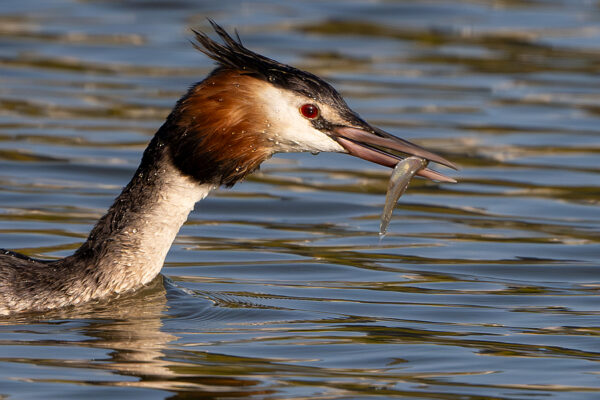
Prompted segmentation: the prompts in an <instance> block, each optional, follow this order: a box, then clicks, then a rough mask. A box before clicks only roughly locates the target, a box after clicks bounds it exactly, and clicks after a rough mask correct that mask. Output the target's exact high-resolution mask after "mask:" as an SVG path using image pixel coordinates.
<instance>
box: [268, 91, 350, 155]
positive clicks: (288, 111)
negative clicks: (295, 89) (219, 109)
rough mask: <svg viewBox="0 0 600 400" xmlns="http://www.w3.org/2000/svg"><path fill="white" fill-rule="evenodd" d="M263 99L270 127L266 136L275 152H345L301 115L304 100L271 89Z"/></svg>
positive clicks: (285, 92)
mask: <svg viewBox="0 0 600 400" xmlns="http://www.w3.org/2000/svg"><path fill="white" fill-rule="evenodd" d="M262 95H263V96H262V98H263V99H264V104H265V106H266V107H265V111H266V113H267V118H268V121H269V125H270V126H269V127H268V129H267V134H269V135H270V136H269V140H272V141H273V142H274V145H275V150H276V151H277V152H301V151H311V152H321V151H330V152H338V153H344V152H346V150H345V149H344V148H343V147H342V146H340V145H339V144H338V143H337V142H336V141H335V140H333V139H331V138H330V137H329V136H328V135H326V134H325V133H323V132H321V131H319V130H318V129H315V128H314V127H313V126H312V124H311V122H310V121H309V120H308V119H306V118H304V117H303V116H302V115H301V114H300V110H299V108H300V106H301V105H302V104H303V103H302V101H303V99H301V98H299V97H296V96H295V95H293V94H290V93H289V92H287V91H284V90H282V89H278V88H276V87H273V86H268V87H267V88H265V89H264V91H263V93H262Z"/></svg>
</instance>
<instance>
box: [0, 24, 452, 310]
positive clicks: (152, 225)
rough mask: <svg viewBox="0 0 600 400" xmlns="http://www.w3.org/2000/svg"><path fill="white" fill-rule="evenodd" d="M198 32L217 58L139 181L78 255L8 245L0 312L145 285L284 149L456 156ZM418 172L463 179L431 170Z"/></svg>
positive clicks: (229, 42) (304, 78)
mask: <svg viewBox="0 0 600 400" xmlns="http://www.w3.org/2000/svg"><path fill="white" fill-rule="evenodd" d="M210 23H211V24H212V26H213V28H214V30H215V31H216V33H217V34H218V35H219V36H220V38H221V40H222V43H218V42H216V41H213V40H212V39H210V38H209V37H208V36H207V35H205V34H204V33H199V32H196V31H194V33H195V35H196V40H197V43H195V44H194V46H195V47H196V48H197V49H198V50H200V51H201V52H202V53H204V54H206V55H207V56H208V57H210V58H212V59H213V60H215V61H216V62H217V64H218V65H217V67H216V69H215V70H213V71H212V72H211V73H210V74H209V75H208V77H206V78H205V79H204V80H203V81H201V82H199V83H197V84H195V85H194V86H192V87H191V88H190V89H189V91H188V92H187V93H186V94H185V95H184V96H183V97H182V98H181V99H180V100H179V101H178V102H177V104H176V105H175V107H174V108H173V110H172V111H171V113H170V115H169V116H168V117H167V119H166V121H165V123H164V124H163V125H162V126H161V127H160V129H159V130H158V132H156V134H155V135H154V137H153V138H152V140H151V141H150V143H149V144H148V147H147V148H146V150H145V151H144V155H143V157H142V161H141V163H140V166H139V167H138V169H137V171H136V172H135V174H134V176H133V178H132V179H131V181H130V182H129V184H128V185H127V186H126V187H125V188H124V189H123V192H122V193H121V194H120V195H119V196H118V197H117V198H116V200H115V202H114V204H113V205H112V206H111V207H110V209H109V210H108V212H107V213H106V215H104V216H103V217H102V218H100V220H99V221H98V223H97V224H96V225H95V226H94V228H93V229H92V231H91V232H90V234H89V237H88V238H87V240H86V241H85V242H84V243H83V244H82V245H81V247H80V248H79V249H78V250H77V251H75V253H74V254H72V255H70V256H68V257H65V258H63V259H60V260H56V261H42V260H36V259H32V258H29V257H27V256H25V255H22V254H19V253H15V252H12V251H8V250H0V315H9V314H12V313H17V312H25V311H44V310H50V309H54V308H58V307H63V306H68V305H77V304H81V303H84V302H87V301H90V300H97V299H102V298H107V297H110V296H113V295H117V294H120V293H125V292H129V291H133V290H136V289H139V288H141V287H142V286H144V285H146V284H148V283H149V282H150V281H152V280H153V279H154V278H155V277H156V276H157V275H158V273H159V272H160V270H161V268H162V266H163V263H164V260H165V257H166V255H167V252H168V250H169V248H170V247H171V244H172V243H173V240H174V239H175V236H176V235H177V232H178V231H179V228H180V227H181V225H183V223H184V222H185V221H186V219H187V216H188V214H189V213H190V211H191V210H192V208H193V207H194V204H195V203H196V202H197V201H199V200H201V199H203V198H204V197H206V196H207V195H208V193H209V192H210V191H211V190H213V189H215V188H217V187H218V186H221V185H224V186H227V187H230V186H232V185H234V184H235V183H236V182H238V181H239V180H241V179H242V178H244V177H245V176H246V175H248V174H249V173H251V172H252V171H254V170H256V169H257V168H258V167H259V165H260V164H261V163H262V162H263V161H265V160H266V159H268V158H269V157H271V156H272V155H273V154H275V153H278V152H302V151H310V152H313V153H315V152H321V151H331V152H341V153H349V154H351V155H354V156H357V157H360V158H363V159H365V160H369V161H372V162H375V163H378V164H382V165H385V166H389V167H393V166H395V165H396V164H397V163H398V161H399V160H401V158H400V157H399V156H397V155H395V153H393V151H399V152H402V153H405V154H410V155H416V156H418V157H421V158H424V159H426V160H429V161H433V162H437V163H439V164H443V165H446V166H449V167H451V168H455V166H454V164H452V163H451V162H450V161H447V160H446V159H444V158H442V157H440V156H439V155H436V154H433V153H431V152H429V151H427V150H425V149H423V148H421V147H418V146H416V145H414V144H412V143H410V142H407V141H405V140H403V139H400V138H397V137H395V136H393V135H391V134H389V133H386V132H384V131H382V130H380V129H378V128H375V127H372V126H371V125H369V124H368V123H367V122H365V121H364V120H362V119H361V118H360V117H359V116H358V115H357V114H356V113H355V112H354V111H352V110H351V109H350V108H349V107H348V105H346V102H345V101H344V99H343V98H342V97H341V96H340V94H339V93H338V92H337V91H336V90H335V89H334V88H333V87H332V86H330V85H329V84H328V83H326V82H324V81H323V80H321V79H320V78H318V77H317V76H315V75H313V74H311V73H308V72H305V71H301V70H299V69H296V68H293V67H290V66H288V65H285V64H281V63H279V62H277V61H274V60H271V59H269V58H267V57H264V56H262V55H260V54H257V53H254V52H252V51H250V50H248V49H247V48H245V47H244V46H243V45H242V43H241V41H240V39H239V37H237V40H235V39H233V38H232V37H231V36H229V34H227V32H226V31H225V30H224V29H223V28H221V27H220V26H219V25H217V24H215V23H214V22H213V21H210ZM418 174H419V175H421V176H423V177H425V178H429V179H433V180H438V181H442V182H453V181H454V180H453V179H451V178H448V177H446V176H444V175H442V174H440V173H437V172H435V171H433V170H430V169H423V170H421V171H420V172H419V173H418Z"/></svg>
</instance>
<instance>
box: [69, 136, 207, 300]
mask: <svg viewBox="0 0 600 400" xmlns="http://www.w3.org/2000/svg"><path fill="white" fill-rule="evenodd" d="M213 188H214V185H213V184H210V183H204V184H200V183H198V182H197V181H195V180H193V179H191V178H189V177H187V176H184V175H183V174H182V173H181V172H180V171H179V169H178V168H176V167H175V166H174V163H173V162H172V160H171V157H170V154H169V149H168V146H167V145H166V144H165V143H164V142H163V141H162V139H161V137H160V135H156V136H155V137H154V139H153V140H152V141H151V142H150V144H149V146H148V148H147V149H146V151H145V152H144V156H143V159H142V163H141V164H140V166H139V168H138V170H137V171H136V173H135V175H134V176H133V178H132V180H131V181H130V182H129V184H128V185H127V186H126V187H125V189H124V190H123V192H122V193H121V194H120V195H119V197H117V199H116V200H115V202H114V204H113V205H112V206H111V207H110V209H109V210H108V212H107V213H106V215H104V216H103V217H102V218H101V219H100V220H99V221H98V223H97V224H96V226H95V227H94V228H93V230H92V231H91V232H90V235H89V237H88V239H87V241H86V242H85V243H84V244H83V245H82V246H81V247H80V248H79V250H77V251H76V252H75V254H73V255H72V256H70V257H67V258H66V259H63V260H61V261H62V264H64V265H65V266H68V265H71V266H72V267H71V268H73V267H74V268H76V269H77V272H78V273H77V275H79V276H80V277H85V278H83V279H92V282H91V284H90V286H89V287H90V288H91V289H90V290H91V291H94V293H89V295H90V298H98V297H104V296H105V295H106V294H108V293H109V292H115V293H121V292H125V291H128V290H132V289H135V288H137V287H140V286H142V285H144V284H146V283H148V282H150V281H151V280H152V279H153V278H154V277H156V275H157V274H158V273H159V271H160V269H161V268H162V265H163V263H164V260H165V257H166V255H167V252H168V250H169V248H170V247H171V244H172V243H173V240H174V239H175V236H176V235H177V232H178V231H179V229H180V227H181V226H182V225H183V223H184V222H185V221H186V219H187V217H188V214H189V213H190V211H191V210H192V209H193V207H194V204H195V203H196V202H197V201H199V200H201V199H202V198H204V197H206V195H207V194H208V193H209V192H210V191H211V190H212V189H213Z"/></svg>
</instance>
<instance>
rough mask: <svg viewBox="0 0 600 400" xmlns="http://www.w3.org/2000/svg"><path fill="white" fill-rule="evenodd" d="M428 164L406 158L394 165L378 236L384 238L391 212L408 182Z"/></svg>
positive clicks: (423, 161) (422, 160)
mask: <svg viewBox="0 0 600 400" xmlns="http://www.w3.org/2000/svg"><path fill="white" fill-rule="evenodd" d="M428 163H429V162H428V161H427V160H425V159H423V158H420V157H407V158H405V159H404V160H402V161H400V162H399V163H398V164H396V167H395V168H394V171H393V172H392V176H390V182H389V183H388V189H387V194H386V195H385V206H384V207H383V213H382V214H381V225H380V226H379V236H384V235H385V234H386V232H387V227H388V225H389V223H390V220H391V219H392V211H394V206H395V205H396V202H397V201H398V199H399V198H400V196H402V194H404V191H405V190H406V188H407V187H408V184H409V183H410V180H411V179H412V178H413V176H415V174H416V173H417V172H419V171H420V170H422V169H423V168H425V167H427V164H428Z"/></svg>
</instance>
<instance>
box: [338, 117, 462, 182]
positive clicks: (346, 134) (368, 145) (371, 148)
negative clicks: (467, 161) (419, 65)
mask: <svg viewBox="0 0 600 400" xmlns="http://www.w3.org/2000/svg"><path fill="white" fill-rule="evenodd" d="M331 134H332V137H333V138H334V139H335V140H336V141H337V142H338V143H339V144H340V145H341V146H342V147H343V148H344V149H346V151H347V152H348V153H349V154H351V155H353V156H356V157H359V158H362V159H364V160H367V161H371V162H374V163H377V164H380V165H384V166H386V167H391V168H393V167H395V166H396V164H398V162H400V161H401V160H403V159H404V158H406V157H407V156H416V157H419V158H422V159H424V160H427V161H431V162H435V163H438V164H441V165H445V166H447V167H450V168H452V169H455V170H456V169H458V167H457V166H456V164H454V163H453V162H451V161H448V160H446V159H445V158H444V157H442V156H440V155H438V154H435V153H432V152H431V151H429V150H426V149H424V148H422V147H420V146H418V145H416V144H414V143H411V142H409V141H407V140H404V139H401V138H399V137H396V136H394V135H392V134H390V133H387V132H385V131H383V130H381V129H379V128H375V127H372V126H370V125H368V124H366V123H365V126H364V128H356V127H352V126H338V127H335V128H333V129H332V132H331ZM397 152H399V153H401V154H400V155H399V154H397ZM416 175H419V176H421V177H423V178H427V179H431V180H435V181H439V182H451V183H456V180H454V179H452V178H450V177H447V176H445V175H443V174H441V173H439V172H437V171H434V170H431V169H429V168H423V169H421V170H420V171H418V172H417V173H416Z"/></svg>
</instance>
